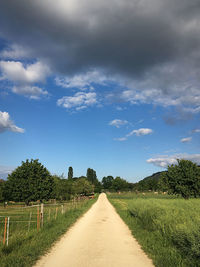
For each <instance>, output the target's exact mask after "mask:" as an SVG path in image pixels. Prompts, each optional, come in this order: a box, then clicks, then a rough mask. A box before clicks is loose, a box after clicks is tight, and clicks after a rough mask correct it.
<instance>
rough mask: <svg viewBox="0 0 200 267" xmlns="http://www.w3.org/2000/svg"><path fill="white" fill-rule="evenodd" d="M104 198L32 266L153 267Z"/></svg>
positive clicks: (103, 196)
mask: <svg viewBox="0 0 200 267" xmlns="http://www.w3.org/2000/svg"><path fill="white" fill-rule="evenodd" d="M152 266H154V265H153V263H152V261H151V260H150V259H149V258H148V257H147V256H146V254H145V253H144V252H143V251H142V249H141V248H140V246H139V244H138V243H137V241H136V240H135V239H134V238H133V236H132V235H131V232H130V230H129V228H128V227H127V225H126V224H125V223H124V222H123V221H122V219H121V218H120V217H119V215H118V214H117V212H116V211H115V209H114V208H113V206H112V205H111V204H110V202H109V201H108V199H107V197H106V195H105V194H104V193H102V194H101V195H100V196H99V199H98V200H97V202H96V203H95V204H94V205H93V206H92V207H91V209H90V210H89V211H88V212H87V213H85V215H84V216H83V217H81V218H80V219H79V220H78V221H77V222H76V223H75V224H74V225H73V226H72V227H71V228H70V229H69V230H68V231H67V233H66V234H65V235H64V236H63V237H62V238H61V239H60V240H59V241H58V242H57V243H56V244H55V245H54V246H53V247H52V249H51V250H50V252H49V253H48V254H46V255H45V256H43V257H42V258H41V259H40V260H39V261H38V262H37V264H36V265H35V267H152Z"/></svg>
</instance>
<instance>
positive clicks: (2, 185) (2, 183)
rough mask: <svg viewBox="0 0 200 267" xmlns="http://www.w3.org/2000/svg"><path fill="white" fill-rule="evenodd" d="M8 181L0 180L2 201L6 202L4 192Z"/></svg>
mask: <svg viewBox="0 0 200 267" xmlns="http://www.w3.org/2000/svg"><path fill="white" fill-rule="evenodd" d="M5 183H6V181H4V180H3V179H0V201H3V200H4V196H3V192H4V187H5Z"/></svg>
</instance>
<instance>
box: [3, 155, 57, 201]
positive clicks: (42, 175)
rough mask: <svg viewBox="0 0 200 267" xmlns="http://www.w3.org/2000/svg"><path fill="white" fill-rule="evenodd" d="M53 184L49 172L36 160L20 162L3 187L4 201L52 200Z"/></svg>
mask: <svg viewBox="0 0 200 267" xmlns="http://www.w3.org/2000/svg"><path fill="white" fill-rule="evenodd" d="M54 193H55V183H54V180H53V178H52V176H51V175H50V173H49V171H48V170H47V169H46V168H45V167H44V166H43V165H42V164H41V163H40V162H39V161H38V159H36V160H33V159H31V160H30V161H29V160H26V161H25V162H24V161H22V164H21V166H19V167H17V168H16V169H15V170H14V171H13V172H12V173H11V174H9V175H8V179H7V182H6V185H5V198H6V200H14V201H25V203H26V204H29V202H30V201H36V200H40V201H43V200H48V199H50V198H54V196H55V195H54Z"/></svg>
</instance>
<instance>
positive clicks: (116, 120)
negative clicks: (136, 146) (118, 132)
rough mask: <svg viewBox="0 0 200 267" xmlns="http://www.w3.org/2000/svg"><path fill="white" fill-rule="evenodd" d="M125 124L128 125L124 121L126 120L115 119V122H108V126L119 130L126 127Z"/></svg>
mask: <svg viewBox="0 0 200 267" xmlns="http://www.w3.org/2000/svg"><path fill="white" fill-rule="evenodd" d="M127 123H128V121H126V120H119V119H115V120H112V121H110V122H109V125H111V126H115V127H117V128H120V127H121V126H123V125H126V124H127Z"/></svg>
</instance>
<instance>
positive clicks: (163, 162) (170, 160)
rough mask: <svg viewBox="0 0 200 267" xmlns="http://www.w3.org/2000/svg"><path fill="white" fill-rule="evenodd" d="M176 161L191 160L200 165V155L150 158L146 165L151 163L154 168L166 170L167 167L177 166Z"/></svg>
mask: <svg viewBox="0 0 200 267" xmlns="http://www.w3.org/2000/svg"><path fill="white" fill-rule="evenodd" d="M177 159H187V160H191V161H193V162H195V163H197V164H200V154H187V153H185V154H175V155H172V156H167V155H163V156H159V157H155V158H150V159H148V160H147V163H151V164H153V165H155V166H158V167H162V168H167V167H168V166H169V165H172V164H177Z"/></svg>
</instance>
